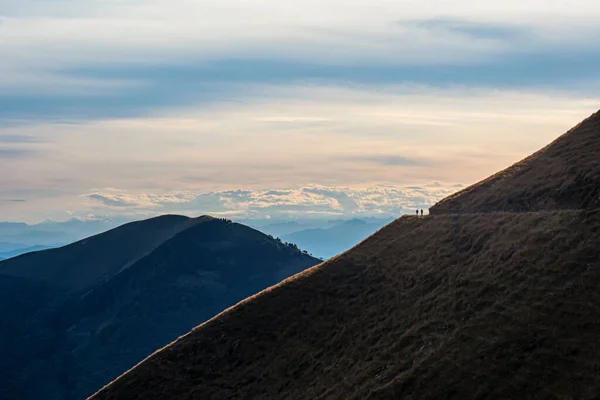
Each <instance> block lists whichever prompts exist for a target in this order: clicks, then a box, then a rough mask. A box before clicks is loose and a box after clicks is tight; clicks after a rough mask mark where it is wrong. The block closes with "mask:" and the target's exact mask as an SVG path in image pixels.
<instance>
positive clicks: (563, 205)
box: [430, 112, 600, 214]
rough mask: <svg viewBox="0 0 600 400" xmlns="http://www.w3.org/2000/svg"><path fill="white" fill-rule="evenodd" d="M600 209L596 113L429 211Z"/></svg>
mask: <svg viewBox="0 0 600 400" xmlns="http://www.w3.org/2000/svg"><path fill="white" fill-rule="evenodd" d="M523 134H527V132H523ZM599 207H600V112H597V113H596V114H594V115H592V116H591V117H589V118H588V119H586V120H584V121H583V122H581V123H580V124H578V125H577V126H575V127H574V128H573V129H571V130H570V131H568V132H567V133H565V134H564V135H562V136H561V137H559V138H558V139H557V140H555V141H554V142H552V143H551V144H550V145H548V146H546V147H545V148H543V149H542V150H540V151H538V152H537V153H535V154H533V155H531V156H530V157H528V158H526V159H524V160H523V161H521V162H519V163H517V164H515V165H513V166H512V167H509V168H507V169H506V170H504V171H501V172H499V173H497V174H495V175H493V176H491V177H489V178H487V179H485V180H483V181H482V182H479V183H477V184H475V185H473V186H470V187H468V188H466V189H464V190H462V191H460V192H458V193H457V194H455V195H454V196H450V197H448V198H446V199H444V200H442V201H441V202H439V203H438V204H436V205H435V206H434V207H432V208H431V210H430V212H431V213H432V214H448V213H473V212H497V211H510V212H524V211H540V210H559V209H560V210H565V209H581V208H599Z"/></svg>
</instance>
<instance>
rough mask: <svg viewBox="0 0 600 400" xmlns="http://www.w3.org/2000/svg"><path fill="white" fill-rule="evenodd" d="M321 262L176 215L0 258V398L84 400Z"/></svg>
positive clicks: (243, 231)
mask: <svg viewBox="0 0 600 400" xmlns="http://www.w3.org/2000/svg"><path fill="white" fill-rule="evenodd" d="M317 262H318V260H316V259H314V258H312V257H310V256H308V255H306V254H303V253H302V252H300V251H299V250H298V249H297V248H295V247H293V246H289V245H285V244H283V243H282V242H281V241H278V240H275V239H273V238H270V237H268V236H266V235H264V234H262V233H260V232H258V231H256V230H254V229H251V228H249V227H246V226H243V225H240V224H235V223H231V222H229V221H225V220H219V219H214V218H210V217H201V218H197V219H191V218H187V217H181V216H163V217H159V218H153V219H150V220H146V221H140V222H135V223H130V224H127V225H124V226H121V227H118V228H116V229H113V230H111V231H108V232H105V233H103V234H100V235H97V236H93V237H90V238H87V239H84V240H81V241H79V242H76V243H73V244H71V245H69V246H65V247H62V248H59V249H51V250H45V251H41V252H36V253H30V254H25V255H22V256H19V257H16V258H13V259H10V260H5V261H2V262H0V312H3V324H2V326H1V328H0V334H2V338H3V340H2V341H1V344H0V352H1V354H2V357H1V358H0V373H1V374H2V377H3V380H2V383H0V398H19V399H41V398H43V399H81V398H84V397H85V396H87V395H90V394H91V393H93V392H94V391H95V390H98V389H99V388H100V387H101V386H102V385H104V384H107V383H108V382H110V381H111V380H112V379H114V378H115V377H117V376H118V375H119V374H121V373H123V372H124V371H126V370H127V369H128V368H131V367H132V366H134V365H135V364H136V363H137V362H139V361H140V360H142V359H143V358H144V357H145V356H147V355H149V354H151V353H152V352H153V351H155V350H157V349H159V348H161V347H162V346H164V345H166V344H168V343H169V342H170V341H172V340H174V339H176V338H177V337H178V336H180V335H181V334H183V333H185V332H187V331H189V330H190V329H191V328H192V327H193V326H195V325H197V324H199V323H201V322H203V321H205V320H207V319H209V318H210V317H212V316H213V315H215V314H216V313H218V312H220V311H222V310H224V309H225V308H227V307H230V306H232V305H234V304H235V303H236V302H238V301H240V300H242V299H244V298H245V297H248V296H250V295H252V294H254V293H256V292H258V291H260V290H262V289H264V288H266V287H269V286H271V285H273V284H276V283H278V282H280V281H281V280H283V279H285V278H287V277H289V276H291V275H293V274H295V273H297V272H300V271H302V270H304V269H306V268H308V267H310V266H313V265H315V264H316V263H317Z"/></svg>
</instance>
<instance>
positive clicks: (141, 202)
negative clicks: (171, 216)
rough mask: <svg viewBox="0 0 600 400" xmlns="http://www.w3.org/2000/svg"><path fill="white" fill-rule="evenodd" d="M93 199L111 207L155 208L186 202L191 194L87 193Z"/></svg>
mask: <svg viewBox="0 0 600 400" xmlns="http://www.w3.org/2000/svg"><path fill="white" fill-rule="evenodd" d="M85 197H88V198H90V199H92V200H97V201H100V202H102V203H104V204H105V205H107V206H111V207H125V208H131V207H137V208H153V207H160V206H165V205H167V204H173V203H186V202H188V201H190V200H191V199H190V195H189V194H183V193H169V194H166V195H155V194H147V193H142V194H128V193H126V192H121V191H115V190H113V192H112V193H111V192H106V191H105V192H93V193H89V194H86V195H85Z"/></svg>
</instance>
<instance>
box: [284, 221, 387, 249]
mask: <svg viewBox="0 0 600 400" xmlns="http://www.w3.org/2000/svg"><path fill="white" fill-rule="evenodd" d="M392 221H393V218H390V219H370V220H363V219H352V220H350V221H344V222H341V223H337V224H335V225H334V226H332V227H330V228H326V229H322V228H317V229H306V230H301V231H298V232H293V233H291V234H288V235H283V236H282V237H281V239H282V240H284V241H286V242H290V243H295V244H297V245H298V247H300V248H301V249H305V250H307V251H308V252H309V253H311V254H313V255H315V256H317V257H321V258H325V259H327V258H330V257H333V256H335V255H337V254H340V253H342V252H344V251H346V250H348V249H349V248H351V247H352V246H354V245H356V244H358V243H359V242H361V241H362V240H364V239H366V238H367V237H369V236H370V235H372V234H373V233H375V232H376V231H377V230H379V229H381V228H382V227H383V226H385V225H387V224H388V223H390V222H392Z"/></svg>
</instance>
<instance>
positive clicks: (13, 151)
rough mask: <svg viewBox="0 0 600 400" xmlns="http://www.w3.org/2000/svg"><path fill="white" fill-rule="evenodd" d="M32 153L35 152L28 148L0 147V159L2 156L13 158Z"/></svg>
mask: <svg viewBox="0 0 600 400" xmlns="http://www.w3.org/2000/svg"><path fill="white" fill-rule="evenodd" d="M34 154H35V152H34V151H33V150H30V149H22V148H11V147H4V148H3V147H0V159H3V158H7V159H14V158H23V157H31V156H33V155H34Z"/></svg>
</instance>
